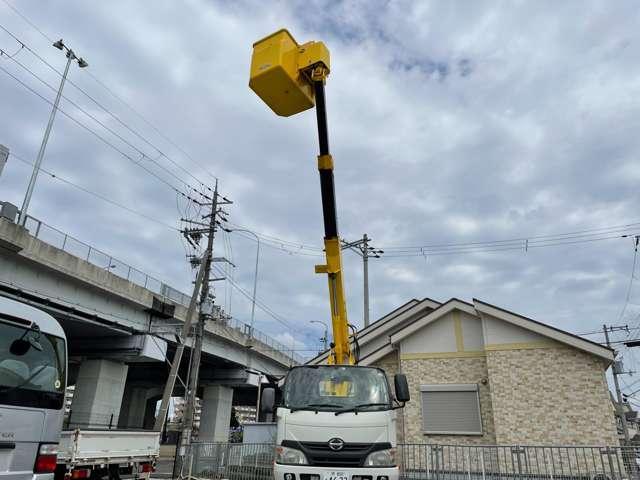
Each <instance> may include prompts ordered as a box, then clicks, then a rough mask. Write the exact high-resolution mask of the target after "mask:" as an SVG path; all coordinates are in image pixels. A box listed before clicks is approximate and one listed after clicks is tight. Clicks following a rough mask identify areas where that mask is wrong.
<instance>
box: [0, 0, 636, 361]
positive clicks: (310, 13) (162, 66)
mask: <svg viewBox="0 0 640 480" xmlns="http://www.w3.org/2000/svg"><path fill="white" fill-rule="evenodd" d="M7 1H9V2H10V4H11V5H14V6H15V7H16V8H18V9H19V10H20V11H21V12H22V13H23V14H24V16H25V17H26V18H28V19H29V20H30V21H31V22H33V24H34V25H36V26H37V27H38V28H40V29H41V30H42V33H43V34H44V35H42V34H41V33H39V32H38V31H36V30H35V29H34V28H33V26H31V25H29V24H28V23H27V22H25V19H24V18H21V17H20V16H19V15H17V14H16V12H15V11H13V10H12V9H10V8H9V7H8V6H7V3H6V2H5V0H3V2H4V3H2V2H0V24H1V25H2V26H3V27H4V28H6V29H7V30H9V31H10V32H11V33H13V34H14V35H16V36H17V37H18V38H19V39H20V40H21V41H22V42H24V43H25V44H26V45H27V46H28V47H29V48H30V49H31V50H33V51H34V52H36V53H37V54H38V55H40V56H41V57H42V58H43V59H45V60H46V61H48V62H49V63H50V64H51V65H53V66H55V67H56V68H57V69H59V70H61V69H63V68H64V63H65V58H64V57H63V55H62V54H61V52H59V51H58V50H56V49H54V48H53V47H52V46H51V45H50V42H49V41H48V40H47V39H46V38H45V36H48V37H49V38H51V39H57V38H60V37H62V38H64V40H65V43H66V44H67V45H69V46H70V47H71V48H73V49H74V50H75V51H76V53H77V54H78V55H79V56H83V57H84V58H86V60H87V61H88V62H89V64H90V66H89V68H87V69H86V70H80V69H79V68H77V65H73V66H72V68H71V71H70V79H71V80H72V81H73V82H74V83H75V84H76V85H77V86H79V87H80V88H82V89H83V90H84V91H85V92H86V93H88V94H89V95H90V96H91V97H92V98H93V99H94V100H96V101H97V102H98V103H99V104H100V105H102V106H104V107H106V109H107V111H105V110H104V109H101V108H100V107H99V106H98V105H97V103H95V102H93V101H92V100H91V99H90V98H88V97H87V96H85V95H84V94H83V93H82V92H80V91H79V90H78V89H76V88H75V87H74V86H73V85H70V84H68V85H67V87H66V88H65V96H66V97H67V99H63V100H62V104H61V107H62V109H63V110H64V111H65V112H67V113H68V114H69V115H70V116H71V117H73V118H75V119H77V120H78V121H79V122H81V123H82V124H83V125H86V126H87V127H89V128H91V129H92V130H93V131H94V132H96V133H98V134H99V135H100V136H101V137H103V138H104V139H106V140H108V141H109V142H110V143H112V144H113V145H114V146H115V147H116V148H117V149H118V150H119V151H116V150H115V149H114V148H112V147H110V146H108V145H106V144H105V143H104V142H103V141H101V140H100V139H99V138H97V137H96V136H94V135H93V134H91V133H89V132H88V131H87V130H85V129H83V128H82V127H80V126H79V125H78V124H76V123H74V122H73V121H72V120H70V119H69V118H67V117H65V116H64V115H62V114H59V115H58V118H57V119H56V122H55V127H54V130H53V133H52V135H51V139H50V142H49V146H48V149H47V154H46V157H45V161H44V167H45V168H46V169H48V170H50V171H52V172H54V173H55V174H57V175H59V176H61V177H63V178H64V179H67V180H70V181H72V182H74V183H76V184H78V185H80V186H82V187H83V188H86V189H88V190H91V191H93V192H95V193H97V194H99V195H102V196H104V197H107V198H109V199H111V200H113V201H115V202H117V203H120V204H125V205H128V206H129V207H130V208H132V209H134V210H136V211H137V212H140V213H143V214H144V215H147V216H149V217H152V218H154V219H156V220H160V221H161V222H164V223H165V224H167V225H168V226H173V227H179V226H180V223H179V221H178V219H179V218H180V217H181V216H185V215H187V216H188V215H193V214H194V209H193V208H192V207H190V206H189V205H188V202H185V201H184V199H183V198H179V199H177V198H176V193H175V192H174V191H173V190H172V189H171V188H169V187H168V186H167V185H166V183H163V182H162V181H160V180H158V179H157V178H156V177H155V176H153V175H151V174H150V173H148V171H151V172H154V174H156V175H157V176H159V177H161V178H163V179H164V180H165V181H168V182H169V183H171V184H174V185H177V186H179V187H180V188H184V185H183V184H181V183H180V182H181V181H186V182H189V183H191V184H192V185H197V182H196V180H194V178H193V177H195V178H197V179H198V180H200V181H202V182H204V183H206V184H207V185H212V183H213V175H215V176H218V177H219V178H220V189H221V191H222V193H223V194H224V195H225V196H227V197H228V198H230V199H232V200H233V201H234V204H233V205H231V206H229V207H228V208H227V210H228V212H229V219H230V221H232V222H233V223H234V224H235V225H242V226H245V227H247V228H250V229H252V230H254V231H256V232H258V233H259V234H260V235H261V236H263V244H262V249H261V255H260V275H259V282H258V297H259V299H260V301H261V302H263V303H264V304H265V305H267V306H268V307H269V308H270V309H271V310H272V311H273V312H275V313H276V316H277V317H278V318H280V319H281V320H284V322H278V321H276V320H275V319H274V318H272V316H270V315H269V314H267V313H266V312H265V311H263V310H262V309H258V310H257V313H256V326H257V328H259V329H261V330H263V331H265V332H267V333H269V334H271V335H273V336H275V337H277V338H279V339H280V340H282V341H286V342H288V343H291V342H294V345H295V346H296V347H297V348H299V349H314V348H317V346H318V343H319V342H318V338H319V337H320V335H321V330H322V328H321V327H319V325H317V324H313V325H312V324H310V323H309V321H310V320H323V321H326V320H327V318H328V302H327V292H326V283H325V278H324V277H322V276H319V275H315V274H314V273H313V266H314V264H315V263H320V261H321V258H320V257H318V256H317V253H318V248H319V247H320V246H321V242H322V234H323V230H322V216H321V208H320V192H319V186H318V178H317V170H316V162H315V156H316V155H317V138H316V130H315V116H314V113H313V111H307V112H304V113H302V114H299V115H297V116H294V117H290V118H280V117H277V116H275V115H274V114H273V113H272V112H271V111H270V110H269V109H268V108H267V107H266V106H265V105H264V104H263V103H262V102H261V101H260V100H259V99H258V98H257V97H256V96H255V95H254V94H253V92H252V91H251V90H249V88H248V86H247V83H248V70H249V62H250V56H251V45H252V43H253V41H255V40H256V39H258V38H261V37H263V36H265V35H266V34H269V33H271V32H272V31H275V30H277V29H279V28H281V27H286V28H288V29H289V30H290V31H291V32H292V34H293V35H294V36H295V37H296V39H297V40H298V41H300V42H305V41H308V40H323V41H324V42H325V43H326V44H327V46H328V47H329V49H330V51H331V55H332V57H331V61H332V62H331V63H332V65H331V67H332V70H331V75H330V78H329V81H328V84H327V96H328V111H329V126H330V141H331V148H332V153H333V156H334V159H335V162H336V194H337V200H338V214H339V226H340V231H341V235H342V236H343V237H344V238H346V239H348V240H353V239H356V238H358V237H360V236H361V235H362V234H363V233H365V232H366V233H367V234H368V235H369V236H370V237H371V238H373V240H374V241H373V244H372V245H374V246H376V247H378V248H382V249H384V250H385V255H383V257H382V258H381V259H375V260H372V261H371V264H370V267H371V268H370V282H371V297H372V300H371V302H372V305H371V310H372V318H377V317H379V316H381V315H382V314H384V313H385V312H387V311H389V310H391V309H393V308H395V307H397V306H399V305H400V304H402V303H404V302H405V301H407V300H409V299H411V298H414V297H415V298H422V297H431V298H433V299H436V300H446V299H448V298H450V297H453V296H455V297H458V298H461V299H464V300H470V299H472V298H474V297H476V298H480V299H482V300H485V301H488V302H491V303H495V304H497V305H500V306H503V307H505V308H508V309H511V310H514V311H516V312H519V313H522V314H524V315H528V316H530V317H532V318H535V319H537V320H540V321H543V322H547V323H550V324H552V325H555V326H558V327H560V328H564V329H567V330H570V331H573V332H579V333H582V332H589V331H592V330H594V329H598V328H600V327H601V325H602V324H603V323H612V324H614V323H616V324H619V323H628V324H629V325H630V326H631V327H637V326H638V324H639V323H640V320H639V319H638V318H637V315H638V313H639V312H640V307H639V306H636V303H639V304H640V291H639V290H640V282H638V284H635V285H632V287H631V289H630V295H629V298H630V302H629V304H628V305H627V307H626V309H625V312H624V315H623V318H622V319H620V318H619V317H620V314H621V311H622V309H623V306H624V305H625V298H626V296H627V291H628V285H629V279H630V275H631V271H632V263H633V255H634V251H633V239H632V238H626V239H622V238H612V239H607V240H602V241H586V242H583V240H594V239H596V240H598V239H600V238H603V237H616V236H619V235H621V234H622V233H628V234H631V235H633V234H635V233H640V226H638V227H637V228H635V229H634V228H627V229H626V230H624V231H621V230H615V231H614V230H606V227H613V226H619V225H626V224H631V223H636V222H640V214H638V213H637V208H638V202H639V200H640V194H639V190H638V188H637V185H638V181H639V180H640V162H639V161H638V158H637V155H638V152H639V151H640V137H639V135H638V132H639V131H640V115H638V107H639V102H640V100H639V99H640V45H639V41H640V29H638V25H639V24H640V10H638V8H637V4H636V2H632V1H628V2H625V1H620V2H615V3H611V2H583V1H580V2H577V1H576V2H561V3H558V2H486V3H485V2H402V1H398V2H382V1H362V2H355V1H354V2H337V1H331V2H323V1H304V2H302V1H300V2H298V1H291V2H284V1H283V2H217V1H211V0H190V1H187V2H172V1H154V2H125V1H115V0H114V1H110V2H84V1H65V2H42V1H37V0H21V1H17V0H7ZM0 48H2V50H3V51H4V52H5V55H4V56H3V57H2V61H1V62H0V66H1V67H2V68H3V69H4V70H6V71H0V106H1V108H0V112H1V113H2V115H1V116H0V143H2V144H4V145H7V146H8V147H9V148H10V149H11V151H12V152H13V153H15V154H16V155H18V156H20V157H21V158H23V159H25V160H27V161H33V160H34V159H35V157H36V154H37V151H38V147H39V144H40V141H41V138H42V133H43V129H44V127H45V125H46V122H47V118H48V115H49V112H50V105H48V104H47V103H46V102H45V101H43V100H42V98H39V97H38V96H35V95H34V94H33V93H31V92H29V91H28V90H27V89H25V88H24V87H23V86H21V85H20V84H18V83H17V81H16V80H15V79H13V78H11V77H10V76H9V75H8V74H7V72H10V73H11V74H12V75H14V76H15V77H17V78H18V79H20V80H21V81H23V82H25V83H26V84H27V85H28V86H29V87H30V88H32V89H33V90H34V91H36V92H38V93H39V94H40V95H42V96H44V97H45V98H46V99H49V101H51V100H52V99H53V98H54V95H55V94H54V92H53V91H52V90H50V89H49V88H48V87H47V86H46V85H44V84H43V83H41V82H40V81H39V80H38V79H36V78H35V77H33V76H32V75H31V74H30V73H29V72H28V70H30V71H32V72H33V73H35V74H36V75H38V76H39V77H41V78H42V79H43V80H44V81H46V82H48V83H50V84H51V85H53V86H57V84H58V82H59V76H58V75H57V74H56V73H55V72H53V71H52V70H51V69H49V67H47V66H46V65H45V64H44V63H42V62H41V61H40V60H39V59H38V58H36V56H34V55H33V54H32V53H31V52H30V51H29V50H28V49H27V48H22V49H21V47H20V44H19V43H17V42H16V41H15V40H14V39H12V37H11V36H10V35H9V34H7V33H6V32H4V31H0ZM6 54H8V55H13V54H16V55H15V57H13V59H11V58H7V56H6ZM18 62H20V63H18ZM21 65H22V66H21ZM23 67H24V68H23ZM27 69H28V70H27ZM103 85H106V86H107V87H108V88H109V89H110V90H111V92H110V91H108V90H106V89H105V88H104V87H103ZM112 92H113V93H115V94H116V95H117V96H118V97H119V98H120V99H122V100H124V102H122V101H120V100H118V99H117V98H116V97H114V96H113V95H112ZM71 102H73V103H71ZM74 104H75V105H74ZM78 107H81V108H82V109H84V110H85V111H87V112H89V113H90V114H91V115H93V116H94V117H95V118H97V119H98V120H100V122H102V123H103V125H106V126H107V127H108V128H109V129H111V132H109V131H107V130H106V129H105V128H104V127H103V126H102V125H99V124H97V123H95V121H94V120H92V119H90V118H88V117H87V116H86V115H85V114H84V113H82V112H81V111H80V110H79V108H78ZM140 115H141V116H142V117H141V116H140ZM116 117H117V120H116ZM143 117H144V118H143ZM125 125H126V127H125ZM133 132H135V134H134V133H133ZM114 133H116V134H117V135H118V136H119V137H120V138H118V136H114ZM123 139H124V140H125V141H123ZM121 152H122V153H124V154H126V155H128V156H130V157H131V159H127V158H125V156H123V155H122V153H121ZM140 152H143V153H144V154H145V156H144V157H143V156H142V155H141V153H140ZM135 162H139V163H141V164H142V165H143V166H144V168H145V169H146V170H145V169H143V168H141V167H140V166H138V165H136V163H135ZM174 162H175V163H174ZM176 164H178V165H180V167H177V166H176ZM160 166H161V167H160ZM202 167H205V169H203V168H202ZM30 169H31V167H30V166H28V165H26V164H24V163H22V162H20V161H19V160H18V159H16V158H13V157H12V158H10V160H9V163H8V164H7V166H6V168H5V171H4V173H3V175H2V177H0V199H1V200H5V201H11V202H13V203H16V204H18V205H20V204H21V202H22V198H23V195H24V191H25V189H26V185H27V182H28V178H29V175H30ZM167 170H168V171H170V172H172V175H169V174H168V173H167ZM205 170H206V171H205ZM185 172H189V174H190V175H192V176H190V175H187V173H185ZM178 178H180V179H181V180H180V181H179V180H178ZM30 213H31V214H32V215H34V216H35V217H38V218H40V219H42V220H44V221H45V222H47V223H48V224H50V225H52V226H54V227H56V228H58V229H60V230H62V231H64V232H67V233H69V234H71V235H73V236H74V237H76V238H78V239H80V240H82V241H85V242H87V243H89V244H91V245H93V246H95V247H97V248H99V249H101V250H103V251H105V252H107V253H109V254H112V255H113V256H114V257H117V258H118V259H120V260H122V261H124V262H127V263H129V264H131V265H133V266H135V267H137V268H140V269H141V270H143V271H145V272H148V273H150V274H152V275H154V276H156V277H157V278H159V279H160V280H162V281H164V282H166V283H168V284H171V285H174V286H176V287H177V288H180V289H182V290H185V291H186V290H187V289H188V286H189V284H190V281H191V278H192V275H193V273H192V271H191V269H190V268H189V267H188V264H187V262H186V259H185V251H184V249H183V246H182V244H181V241H180V238H179V235H178V234H177V232H176V231H174V230H172V229H170V228H168V227H167V226H165V225H161V224H159V223H157V222H153V221H150V220H148V219H146V218H143V217H140V216H136V215H134V214H132V213H131V212H128V211H125V210H123V209H121V208H118V207H116V206H114V205H112V204H109V203H106V202H105V201H103V200H100V199H98V198H96V197H93V196H90V195H88V194H86V193H84V192H82V191H80V190H79V189H77V188H73V187H70V186H69V185H67V184H64V183H62V182H60V181H59V180H55V179H52V178H49V177H47V176H46V175H43V176H42V177H41V178H40V179H39V181H38V184H37V187H36V190H35V194H34V197H33V201H32V204H31V208H30ZM594 229H603V230H601V231H600V232H602V234H601V235H600V236H597V235H595V236H594V235H593V233H594V232H595V230H594ZM585 230H587V231H589V232H587V233H588V235H587V236H580V235H585V234H576V235H577V236H576V235H573V236H567V237H571V238H569V239H568V240H567V239H565V241H568V242H569V240H571V239H573V240H580V242H579V243H576V242H575V241H570V242H569V243H567V244H565V245H555V243H558V242H555V241H547V242H546V243H545V242H544V241H543V242H542V243H540V240H538V243H537V246H535V245H536V239H535V238H533V237H539V236H544V235H555V234H561V233H568V232H582V231H585ZM589 234H590V235H591V236H589ZM266 236H269V237H268V238H267V237H266ZM273 237H275V238H278V239H282V240H284V241H279V240H272V238H273ZM573 237H576V238H573ZM513 238H530V239H531V240H530V241H531V244H530V245H531V247H532V248H527V249H526V251H525V248H521V247H522V245H523V244H524V241H523V242H522V243H518V244H516V247H515V248H513V249H508V250H503V249H501V248H496V247H497V246H500V245H504V244H492V245H490V246H487V245H484V244H482V245H483V246H482V248H476V247H470V246H469V245H468V244H473V242H484V241H490V240H504V239H513ZM285 241H286V242H285ZM451 244H467V245H466V246H465V245H463V246H458V247H450V246H449V245H451ZM425 245H431V246H433V245H447V246H445V247H431V249H427V250H424V249H423V250H422V251H423V252H427V255H420V252H421V251H420V250H419V249H409V250H408V251H407V252H406V253H412V254H413V256H399V255H400V254H401V253H403V251H402V249H399V248H397V247H405V246H414V247H419V246H425ZM507 245H508V246H514V244H507ZM543 245H546V246H544V247H542V246H543ZM534 246H535V247H534ZM216 248H217V253H219V254H220V255H225V256H227V257H232V260H233V262H234V263H235V264H236V268H235V269H234V271H233V278H234V281H235V282H236V283H237V284H238V285H239V286H240V287H241V288H243V289H244V290H246V291H248V292H250V291H251V288H252V281H253V268H254V255H255V248H256V244H255V242H254V241H253V240H251V239H249V238H245V237H244V236H243V234H240V233H234V234H230V235H228V236H219V237H218V239H217V242H216ZM487 250H497V251H493V252H489V251H487ZM433 253H448V254H447V255H440V254H438V255H433ZM345 269H346V289H347V296H348V310H349V315H350V319H351V321H352V322H353V323H355V324H358V325H360V324H361V322H362V264H361V261H360V259H359V257H357V256H356V255H355V254H354V253H352V252H345ZM216 285H217V291H216V293H217V300H218V302H219V303H220V304H222V305H223V306H224V307H225V308H226V309H227V310H230V311H231V313H232V314H233V315H234V316H235V317H236V318H238V319H240V320H243V321H248V319H249V315H250V302H249V301H248V300H247V298H245V297H244V296H243V295H242V293H240V292H239V291H238V290H235V289H232V288H231V287H230V285H226V286H225V285H223V284H221V283H219V284H216ZM634 333H635V332H632V335H633V334H634ZM591 338H594V339H599V337H597V336H594V337H591ZM303 353H307V352H303ZM309 353H310V352H309ZM625 355H626V357H627V358H628V359H629V360H632V357H631V356H632V355H633V354H632V352H625ZM639 358H640V357H639Z"/></svg>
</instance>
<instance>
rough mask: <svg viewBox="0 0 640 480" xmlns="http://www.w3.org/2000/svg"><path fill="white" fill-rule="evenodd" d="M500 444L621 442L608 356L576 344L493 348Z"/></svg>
mask: <svg viewBox="0 0 640 480" xmlns="http://www.w3.org/2000/svg"><path fill="white" fill-rule="evenodd" d="M487 368H488V372H489V386H490V391H491V402H492V405H493V418H494V423H495V438H496V440H497V442H498V443H500V444H520V445H617V444H618V435H617V431H616V427H615V417H614V413H613V406H612V403H611V401H610V397H609V389H608V386H607V383H606V380H605V377H604V368H605V365H604V364H603V361H602V360H600V359H598V358H597V357H595V356H593V355H589V354H586V353H583V352H581V351H579V350H576V349H572V348H563V347H561V346H559V347H557V348H537V349H509V350H501V351H488V352H487Z"/></svg>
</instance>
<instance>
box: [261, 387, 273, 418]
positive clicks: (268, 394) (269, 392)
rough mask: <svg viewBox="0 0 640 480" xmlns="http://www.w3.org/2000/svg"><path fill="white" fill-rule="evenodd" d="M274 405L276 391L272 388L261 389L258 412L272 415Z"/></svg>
mask: <svg viewBox="0 0 640 480" xmlns="http://www.w3.org/2000/svg"><path fill="white" fill-rule="evenodd" d="M275 405H276V390H275V388H273V387H265V388H263V389H262V396H261V397H260V412H261V413H273V410H274V408H275Z"/></svg>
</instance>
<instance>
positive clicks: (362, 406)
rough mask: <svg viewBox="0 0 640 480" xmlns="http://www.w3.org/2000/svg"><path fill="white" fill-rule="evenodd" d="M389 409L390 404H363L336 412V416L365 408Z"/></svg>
mask: <svg viewBox="0 0 640 480" xmlns="http://www.w3.org/2000/svg"><path fill="white" fill-rule="evenodd" d="M382 406H385V407H388V406H389V404H388V403H361V404H360V405H354V406H353V407H347V408H343V409H342V410H338V411H337V412H336V415H340V414H341V413H347V412H357V411H358V410H359V409H360V408H365V407H382Z"/></svg>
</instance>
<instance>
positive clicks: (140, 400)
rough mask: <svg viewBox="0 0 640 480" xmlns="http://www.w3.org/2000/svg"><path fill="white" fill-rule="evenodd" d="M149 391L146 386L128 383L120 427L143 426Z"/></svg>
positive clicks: (121, 411) (123, 400)
mask: <svg viewBox="0 0 640 480" xmlns="http://www.w3.org/2000/svg"><path fill="white" fill-rule="evenodd" d="M147 391H148V388H145V387H135V386H133V387H132V386H129V385H127V386H126V388H125V390H124V396H123V398H122V407H121V408H120V419H119V420H118V427H119V428H142V427H143V424H144V414H145V410H146V408H147Z"/></svg>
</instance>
